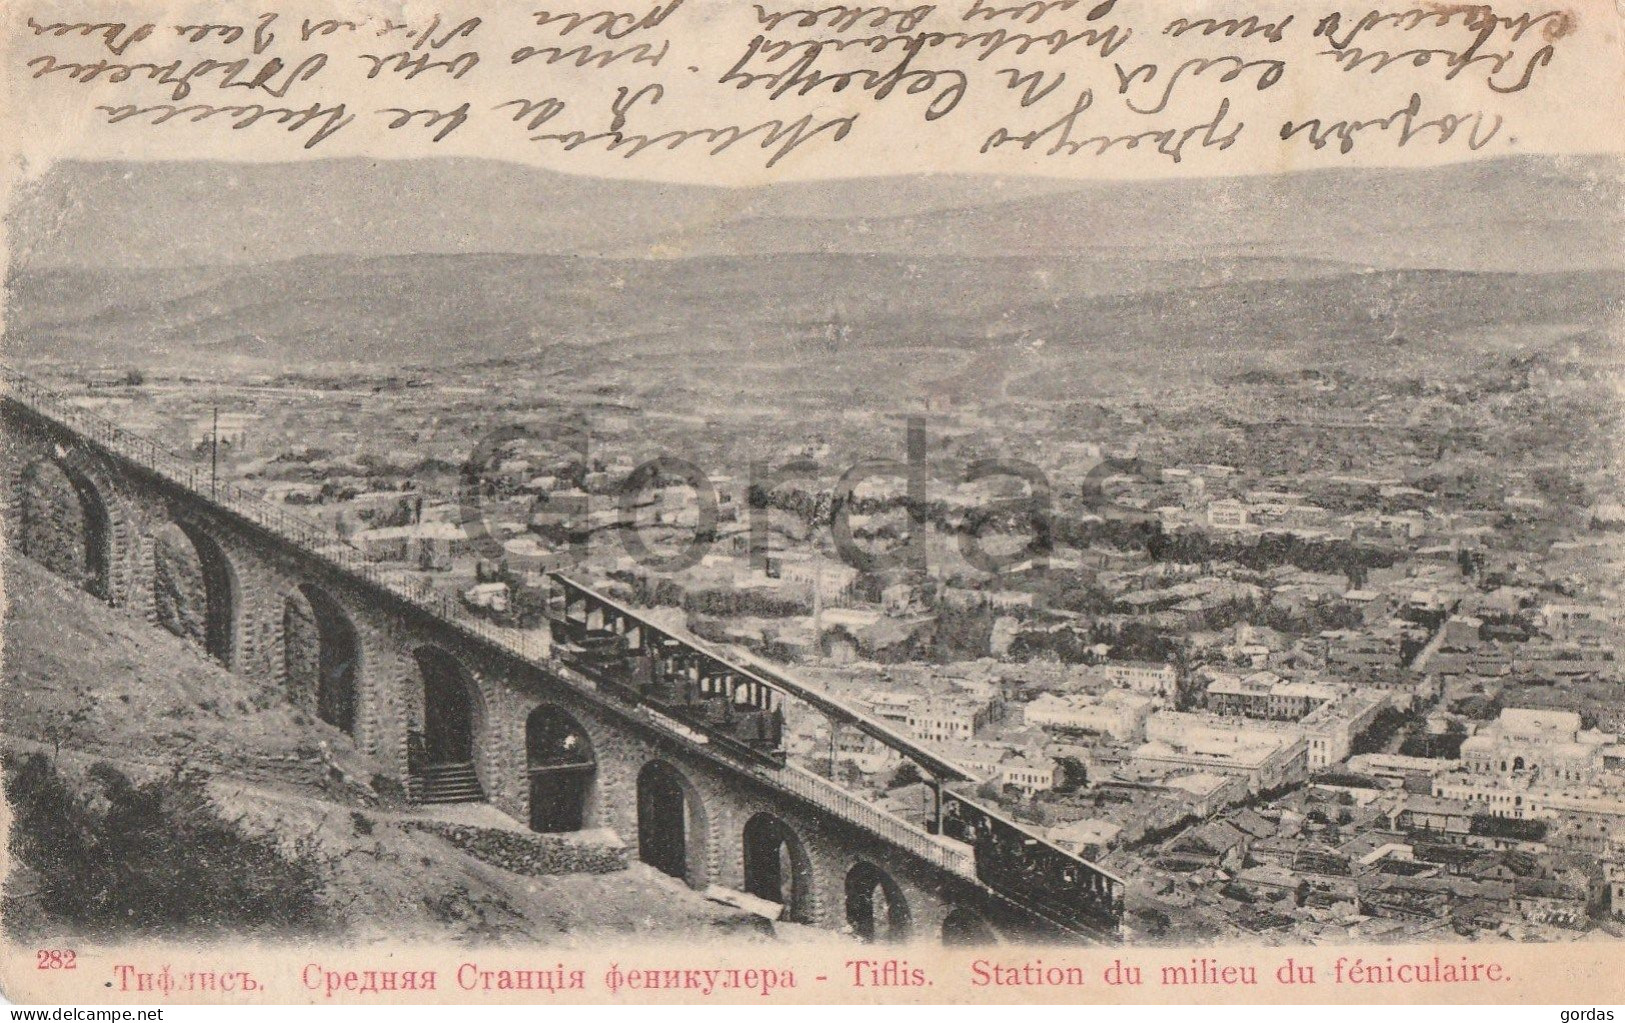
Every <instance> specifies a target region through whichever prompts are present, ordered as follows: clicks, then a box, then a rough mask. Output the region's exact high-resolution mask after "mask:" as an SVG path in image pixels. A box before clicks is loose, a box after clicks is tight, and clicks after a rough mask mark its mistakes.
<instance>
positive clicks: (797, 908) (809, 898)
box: [741, 811, 815, 924]
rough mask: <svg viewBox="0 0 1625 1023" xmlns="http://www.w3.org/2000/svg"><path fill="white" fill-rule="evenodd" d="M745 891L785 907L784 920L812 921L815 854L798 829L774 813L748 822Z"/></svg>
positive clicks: (758, 815)
mask: <svg viewBox="0 0 1625 1023" xmlns="http://www.w3.org/2000/svg"><path fill="white" fill-rule="evenodd" d="M741 837H742V839H743V844H744V861H745V863H744V866H745V891H746V892H748V893H749V894H751V895H754V896H756V897H757V898H759V899H766V900H767V901H769V902H777V903H778V904H779V905H781V906H783V907H784V910H783V912H782V913H781V914H780V919H782V920H789V921H792V922H794V923H802V924H805V923H812V922H813V917H814V915H815V913H814V906H815V901H814V899H815V897H814V893H813V867H812V857H810V856H809V855H807V844H806V843H805V842H803V841H802V840H801V836H800V835H798V834H796V832H795V829H793V828H791V827H790V825H788V824H786V823H785V822H784V821H783V820H781V819H780V818H778V817H776V816H774V815H773V814H771V813H767V812H765V811H764V812H762V813H758V814H754V815H752V816H751V818H750V819H749V820H747V821H746V822H745V827H744V831H743V833H742V836H741Z"/></svg>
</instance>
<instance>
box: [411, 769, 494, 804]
mask: <svg viewBox="0 0 1625 1023" xmlns="http://www.w3.org/2000/svg"><path fill="white" fill-rule="evenodd" d="M412 799H413V801H414V802H418V803H480V802H484V801H485V791H484V790H483V789H481V788H480V779H479V775H477V774H475V773H474V765H473V764H472V763H460V764H427V765H425V766H424V768H423V773H422V774H421V775H419V776H417V777H414V778H413V779H412Z"/></svg>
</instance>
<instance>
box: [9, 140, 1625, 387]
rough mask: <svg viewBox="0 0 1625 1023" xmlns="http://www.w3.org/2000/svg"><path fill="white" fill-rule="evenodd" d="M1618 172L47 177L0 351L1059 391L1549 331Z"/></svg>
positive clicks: (471, 163)
mask: <svg viewBox="0 0 1625 1023" xmlns="http://www.w3.org/2000/svg"><path fill="white" fill-rule="evenodd" d="M1622 171H1625V164H1622V162H1621V161H1620V160H1617V159H1604V158H1587V159H1577V158H1568V159H1555V158H1534V157H1529V158H1516V159H1498V160H1493V161H1484V162H1479V163H1471V164H1459V165H1453V166H1447V167H1439V168H1432V169H1427V170H1383V171H1341V170H1340V171H1316V172H1305V173H1299V174H1287V175H1275V176H1259V177H1242V178H1227V179H1208V180H1178V181H1173V180H1170V181H1159V182H1142V183H1125V182H1077V181H1057V180H1050V179H1036V180H1035V179H1026V180H1021V179H998V178H979V177H964V176H954V177H940V176H939V177H933V176H912V177H898V178H868V179H856V180H840V181H829V182H819V183H785V184H776V185H772V186H766V187H760V188H754V189H725V188H713V187H707V186H703V185H660V184H652V183H647V182H632V181H621V180H600V179H588V178H577V177H571V176H568V175H561V174H556V173H551V172H547V171H542V170H536V169H532V168H527V167H521V166H516V165H511V164H503V163H496V162H490V161H479V160H418V161H410V162H388V161H380V162H370V161H360V160H334V161H322V162H314V163H293V164H224V163H128V164H115V163H95V164H91V163H63V164H59V165H57V166H55V167H53V168H52V169H51V170H50V172H49V173H47V174H46V175H45V176H44V177H43V178H42V179H41V180H39V181H38V182H36V183H35V184H34V185H32V186H31V187H30V188H29V189H28V191H27V193H26V194H25V195H24V196H23V197H22V199H21V200H20V201H19V202H18V203H17V204H16V205H15V207H14V209H13V212H12V215H11V219H10V225H9V226H10V230H11V236H10V237H11V243H12V245H13V255H14V260H13V264H12V267H11V271H10V273H9V275H8V278H7V281H6V286H7V292H8V295H7V298H8V302H7V342H8V345H7V347H8V355H9V357H13V358H21V359H32V358H53V359H55V358H65V359H82V360H87V361H94V362H113V363H118V362H127V363H129V364H134V365H156V364H160V363H172V364H183V363H187V362H196V360H198V359H203V360H206V361H214V362H219V361H222V360H229V361H235V362H243V363H252V364H254V365H256V366H258V367H261V368H275V367H284V366H286V367H291V366H295V365H312V364H324V365H330V364H368V365H375V366H376V365H390V366H399V365H402V364H406V363H419V364H430V363H437V364H442V365H444V364H452V363H460V362H469V361H479V360H484V359H497V360H501V359H506V358H528V357H530V356H531V355H532V354H534V353H537V352H542V351H548V350H553V349H555V348H556V347H557V346H565V347H567V348H569V349H571V350H574V351H576V352H578V353H580V354H581V355H582V356H583V357H585V353H586V352H589V351H590V352H592V353H593V354H592V356H591V360H592V361H593V363H594V364H602V362H603V360H604V359H605V358H609V357H626V358H639V359H642V360H644V363H645V364H646V365H648V366H662V365H663V366H667V367H672V366H677V365H681V364H683V360H684V359H688V358H692V359H694V360H697V364H705V365H713V364H715V362H716V360H722V362H723V364H730V362H731V364H742V363H744V362H749V361H751V360H755V361H756V362H758V363H762V364H768V363H771V364H775V365H786V366H788V365H795V366H801V367H808V366H815V365H824V364H829V366H826V367H825V368H830V367H833V368H836V369H839V368H841V367H843V366H848V365H851V364H853V361H854V358H855V356H856V354H857V353H859V352H869V353H886V352H901V351H904V350H915V351H924V350H934V351H937V352H942V353H950V354H949V356H947V357H948V358H949V359H950V361H953V357H952V354H951V353H954V352H964V351H969V350H984V351H988V352H995V351H997V352H1005V353H1006V356H1008V353H1009V352H1013V351H1016V350H1018V349H1019V350H1021V351H1027V350H1028V349H1029V348H1031V349H1032V350H1033V351H1038V350H1040V349H1041V350H1042V351H1043V352H1044V353H1047V354H1045V355H1043V357H1042V359H1040V360H1039V361H1040V362H1044V361H1046V360H1048V361H1051V362H1053V365H1054V368H1055V370H1056V371H1057V373H1058V375H1057V376H1056V377H1055V379H1056V380H1057V381H1064V380H1065V379H1068V378H1067V375H1066V374H1067V373H1070V372H1073V371H1074V370H1077V371H1080V372H1081V369H1078V366H1083V365H1085V363H1087V362H1088V361H1089V360H1093V361H1094V362H1096V363H1098V361H1099V359H1100V358H1101V354H1102V353H1104V352H1107V351H1114V352H1118V353H1120V354H1122V355H1123V356H1124V357H1125V358H1126V360H1127V363H1126V364H1127V365H1128V366H1129V368H1131V369H1133V368H1136V367H1138V370H1139V371H1141V372H1153V371H1154V370H1153V367H1154V366H1156V365H1158V364H1157V363H1156V362H1155V360H1157V359H1162V360H1168V359H1174V360H1175V361H1174V363H1169V364H1168V365H1167V366H1165V367H1164V370H1167V369H1174V370H1178V369H1181V368H1188V367H1189V366H1191V365H1194V363H1193V362H1192V360H1193V359H1196V358H1198V357H1202V358H1205V357H1206V356H1207V355H1209V354H1213V355H1220V354H1223V355H1224V356H1225V357H1227V358H1229V357H1240V356H1243V355H1246V354H1248V353H1252V354H1254V355H1259V356H1268V355H1269V354H1270V353H1279V354H1280V355H1281V356H1283V357H1287V358H1289V359H1290V357H1289V356H1287V351H1288V350H1289V349H1290V350H1305V349H1304V346H1306V345H1307V346H1314V345H1319V344H1323V343H1330V344H1334V345H1354V346H1355V347H1353V348H1351V349H1349V355H1350V356H1352V357H1354V358H1359V357H1360V355H1359V352H1360V348H1359V346H1360V345H1362V344H1367V343H1379V342H1383V339H1385V338H1390V336H1392V335H1405V336H1408V337H1410V338H1411V339H1412V340H1413V341H1414V340H1417V339H1433V341H1431V342H1429V343H1430V344H1432V343H1435V342H1436V343H1437V344H1440V345H1443V344H1445V340H1444V339H1446V338H1451V337H1455V336H1457V335H1459V334H1460V333H1461V332H1463V331H1467V332H1476V331H1480V330H1483V329H1488V328H1492V327H1498V326H1503V325H1518V324H1523V325H1531V326H1533V325H1541V326H1542V327H1543V329H1547V328H1549V330H1548V333H1549V334H1550V336H1551V337H1553V338H1556V339H1562V338H1564V337H1567V336H1569V335H1570V334H1572V333H1574V332H1591V333H1596V332H1598V331H1601V330H1603V329H1604V327H1605V325H1606V324H1608V323H1610V322H1611V321H1612V320H1613V319H1614V318H1616V317H1617V311H1618V309H1619V307H1620V304H1621V302H1622V300H1625V272H1622V271H1625V218H1622V216H1621V204H1622V198H1625V185H1622V182H1625V173H1622ZM834 322H839V323H841V324H843V326H842V328H841V331H840V332H839V333H840V334H841V335H842V337H843V340H842V342H841V343H842V346H843V347H844V352H843V353H842V354H841V355H839V356H837V357H835V358H833V359H832V358H831V357H830V353H829V352H827V351H826V350H825V349H824V348H821V347H820V345H821V344H824V343H826V342H827V339H828V337H829V336H830V334H831V331H830V325H831V324H832V323H834ZM821 339H822V340H821ZM1565 343H1566V342H1565ZM1454 344H1455V342H1451V345H1452V347H1450V348H1449V351H1451V352H1457V351H1458V349H1456V348H1454V347H1453V345H1454ZM1046 345H1047V346H1048V347H1045V346H1046ZM1445 351H1446V350H1445V349H1444V348H1440V349H1439V352H1440V354H1441V355H1444V354H1445ZM1066 353H1076V355H1077V356H1078V358H1079V359H1082V360H1084V362H1080V363H1078V366H1073V365H1072V364H1070V363H1067V362H1066V361H1065V360H1066V358H1067V354H1066ZM1324 355H1325V353H1320V356H1317V357H1322V356H1324ZM1450 357H1451V358H1454V357H1455V356H1454V355H1451V356H1450ZM1023 358H1026V356H1023ZM1034 358H1037V357H1036V356H1035V357H1034ZM1056 360H1059V361H1056ZM885 365H890V364H889V363H887V364H885ZM899 365H900V363H899ZM928 369H929V367H927V368H926V369H922V370H920V372H927V371H928ZM1157 371H1158V372H1160V370H1157ZM800 372H802V373H803V376H802V378H801V379H804V380H810V379H812V377H811V376H808V375H807V374H808V373H811V372H812V371H811V370H806V369H803V370H801V371H800ZM817 372H819V373H821V372H823V369H819V370H817ZM877 372H879V373H880V374H881V375H885V374H887V373H891V372H892V370H890V369H886V368H884V365H883V366H882V368H881V369H880V370H878V371H877ZM909 372H911V373H912V372H914V370H910V371H909ZM1041 375H1042V374H1039V376H1041ZM1035 379H1036V377H1035Z"/></svg>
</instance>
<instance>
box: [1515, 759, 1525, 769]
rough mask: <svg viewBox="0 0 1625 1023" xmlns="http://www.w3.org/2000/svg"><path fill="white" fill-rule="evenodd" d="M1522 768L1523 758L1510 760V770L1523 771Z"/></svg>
mask: <svg viewBox="0 0 1625 1023" xmlns="http://www.w3.org/2000/svg"><path fill="white" fill-rule="evenodd" d="M1523 768H1524V764H1523V757H1513V758H1512V769H1513V770H1514V771H1521V770H1523Z"/></svg>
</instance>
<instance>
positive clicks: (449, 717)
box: [412, 644, 485, 764]
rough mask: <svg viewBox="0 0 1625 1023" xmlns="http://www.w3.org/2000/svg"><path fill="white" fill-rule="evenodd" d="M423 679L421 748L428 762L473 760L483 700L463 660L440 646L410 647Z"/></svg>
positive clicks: (483, 710) (449, 762) (476, 746)
mask: <svg viewBox="0 0 1625 1023" xmlns="http://www.w3.org/2000/svg"><path fill="white" fill-rule="evenodd" d="M412 657H413V659H414V660H415V661H416V662H417V666H418V677H419V678H420V679H421V680H422V682H423V748H424V755H425V758H426V760H427V762H428V763H429V764H452V763H473V762H476V761H477V760H478V759H479V758H478V756H477V751H478V749H479V736H480V733H481V732H482V731H483V729H484V724H485V701H484V698H483V697H482V696H481V695H480V690H479V686H478V685H476V684H475V682H474V676H473V675H471V674H470V673H469V671H468V669H467V668H465V667H464V666H463V663H462V662H461V661H459V660H458V659H457V658H456V657H455V656H454V655H452V654H451V653H450V652H449V651H447V650H446V649H445V648H443V647H439V646H435V645H434V644H428V645H425V646H420V647H418V648H417V649H416V650H413V651H412Z"/></svg>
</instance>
